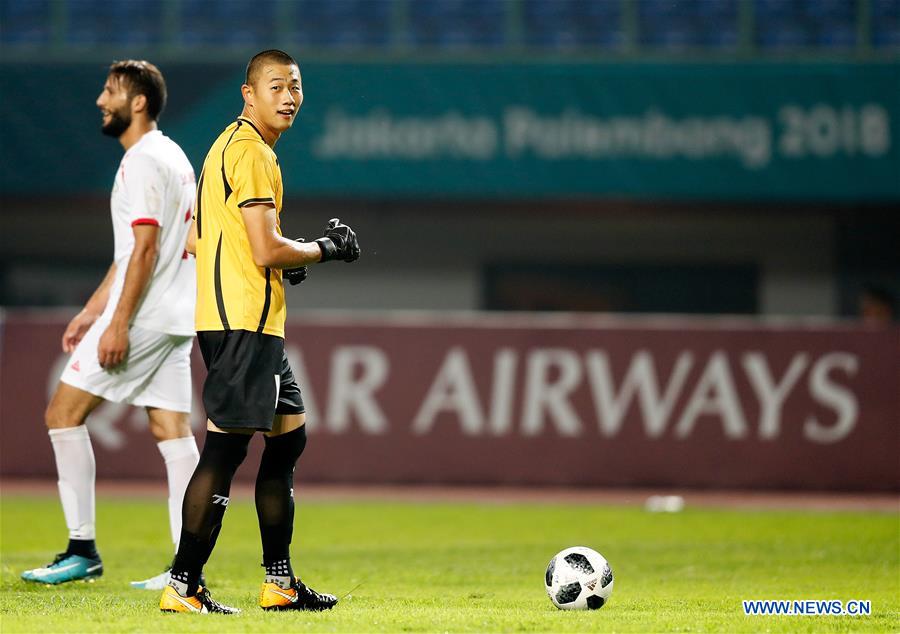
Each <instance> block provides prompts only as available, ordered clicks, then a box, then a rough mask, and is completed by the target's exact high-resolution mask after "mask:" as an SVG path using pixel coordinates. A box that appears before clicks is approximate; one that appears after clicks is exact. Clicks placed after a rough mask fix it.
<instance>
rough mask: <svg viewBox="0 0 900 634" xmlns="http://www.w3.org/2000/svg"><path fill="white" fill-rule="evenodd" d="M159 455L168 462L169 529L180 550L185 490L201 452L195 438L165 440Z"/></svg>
mask: <svg viewBox="0 0 900 634" xmlns="http://www.w3.org/2000/svg"><path fill="white" fill-rule="evenodd" d="M156 446H157V447H159V453H161V454H162V457H163V460H165V461H166V475H167V476H168V478H169V529H170V530H171V531H172V543H174V544H175V550H176V551H177V550H178V540H179V539H180V538H181V504H182V502H183V501H184V490H185V489H187V485H188V482H190V480H191V476H192V475H194V469H196V468H197V463H198V462H199V461H200V452H199V451H198V450H197V442H196V441H195V440H194V437H193V436H185V437H184V438H174V439H172V440H163V441H162V442H160V443H157V445H156Z"/></svg>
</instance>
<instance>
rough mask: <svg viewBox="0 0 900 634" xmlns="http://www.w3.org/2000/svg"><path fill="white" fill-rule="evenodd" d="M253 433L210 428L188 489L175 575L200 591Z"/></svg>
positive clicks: (189, 589)
mask: <svg viewBox="0 0 900 634" xmlns="http://www.w3.org/2000/svg"><path fill="white" fill-rule="evenodd" d="M251 438H252V436H251V435H249V434H226V433H220V432H208V433H207V434H206V441H205V442H204V443H203V452H202V453H201V454H200V461H199V463H198V464H197V468H196V469H195V470H194V475H193V476H191V481H190V482H189V483H188V486H187V489H186V490H185V492H184V504H183V505H182V513H181V520H182V522H181V523H182V528H181V539H180V541H179V542H178V554H176V555H175V561H174V562H173V564H172V579H173V580H174V581H176V582H178V583H183V584H185V586H186V587H182V588H179V589H180V590H186V592H185V594H186V596H191V595H193V594H195V593H196V592H197V586H198V584H199V580H200V573H201V572H202V571H203V566H204V565H205V564H206V561H207V560H208V559H209V556H210V554H212V549H213V547H214V546H215V545H216V538H217V537H218V536H219V530H220V529H221V527H222V517H223V516H224V515H225V509H226V507H227V506H228V499H229V495H230V493H231V480H232V478H234V472H235V471H237V468H238V467H239V466H240V464H241V462H242V461H243V460H244V458H245V457H246V456H247V445H248V444H249V443H250V439H251Z"/></svg>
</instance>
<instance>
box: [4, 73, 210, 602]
mask: <svg viewBox="0 0 900 634" xmlns="http://www.w3.org/2000/svg"><path fill="white" fill-rule="evenodd" d="M165 103H166V86H165V81H164V80H163V77H162V74H161V73H160V72H159V70H158V69H157V68H156V67H155V66H154V65H153V64H150V63H148V62H144V61H134V60H128V61H122V62H116V63H114V64H113V65H112V66H111V67H110V70H109V75H108V76H107V79H106V83H105V85H104V86H103V92H102V93H101V94H100V96H99V97H98V98H97V107H98V108H100V111H101V113H102V116H103V127H102V130H103V133H104V134H106V135H108V136H112V137H115V138H117V139H118V140H119V142H120V143H121V144H122V147H124V148H125V156H124V157H123V158H122V162H121V164H120V165H119V170H118V172H117V173H116V178H115V184H114V185H113V190H112V199H111V208H112V209H111V210H112V223H113V233H114V236H115V256H114V261H113V264H112V266H111V267H110V268H109V272H108V273H107V274H106V277H105V278H104V280H103V282H101V284H100V286H99V287H98V288H97V290H96V291H95V292H94V294H93V295H92V296H91V298H90V300H88V302H87V304H86V305H85V307H84V309H83V310H82V311H81V312H80V313H79V314H78V315H77V316H76V317H75V318H74V319H72V321H71V322H70V323H69V325H68V327H67V328H66V331H65V333H64V334H63V337H62V348H63V350H64V351H65V352H68V353H71V355H72V356H71V358H70V359H69V361H68V363H67V364H66V369H65V371H64V372H63V375H62V377H61V379H60V383H59V385H58V386H57V388H56V392H55V393H54V395H53V397H52V399H51V400H50V404H49V406H48V407H47V411H46V414H45V422H46V424H47V427H48V429H49V434H50V441H51V443H52V445H53V452H54V454H55V458H56V469H57V473H58V475H59V495H60V499H61V501H62V507H63V514H64V515H65V519H66V526H67V527H68V529H69V545H68V547H67V548H66V551H65V552H63V553H61V554H59V555H58V556H57V557H56V560H55V561H54V562H53V563H51V564H48V565H46V566H45V567H43V568H36V569H33V570H27V571H25V572H24V573H23V574H22V578H23V579H25V580H26V581H35V582H40V583H47V584H59V583H65V582H68V581H76V580H89V579H93V578H95V577H99V576H100V575H102V574H103V564H102V562H101V560H100V555H99V554H98V552H97V548H96V544H95V536H96V535H95V513H94V506H95V504H94V480H95V463H94V452H93V449H92V447H91V440H90V437H89V436H88V433H87V429H86V427H85V425H84V423H85V420H86V419H87V417H88V415H89V414H90V413H91V411H93V410H94V408H96V407H97V406H98V405H99V404H100V403H102V402H103V401H105V400H106V401H114V402H117V403H130V404H132V405H136V406H140V407H144V408H145V409H146V411H147V415H148V417H149V421H150V430H151V432H152V433H153V435H154V437H155V438H156V440H157V442H158V447H159V451H160V453H161V454H162V457H163V460H164V461H165V464H166V472H167V476H168V483H169V524H170V530H171V534H172V540H173V542H175V546H176V548H177V546H178V544H177V542H178V539H179V537H180V535H181V504H182V499H183V497H184V490H185V488H186V487H187V484H188V481H189V480H190V477H191V475H192V473H193V471H194V467H196V465H197V460H198V457H199V452H198V451H197V444H196V442H195V441H194V437H193V435H192V433H191V428H190V421H189V416H190V409H191V374H190V353H191V347H192V345H193V335H194V302H195V296H196V269H195V265H194V259H193V257H191V256H189V255H188V254H187V252H186V251H185V250H184V247H185V241H186V239H187V235H188V231H189V229H190V221H191V215H192V212H193V206H194V200H195V196H196V186H195V183H194V172H193V169H192V168H191V164H190V162H189V161H188V159H187V157H186V156H185V154H184V152H183V151H182V150H181V148H180V147H179V146H178V145H177V144H176V143H175V142H174V141H172V140H171V139H169V138H168V137H166V136H164V135H163V133H162V132H160V131H159V130H158V129H157V120H158V119H159V115H160V113H161V112H162V110H163V108H164V107H165ZM168 580H169V579H168V572H167V571H166V572H164V573H162V574H160V575H157V576H156V577H151V578H150V579H148V580H146V581H142V582H133V583H132V585H133V586H135V587H142V588H146V589H161V588H163V587H164V586H165V584H166V583H168Z"/></svg>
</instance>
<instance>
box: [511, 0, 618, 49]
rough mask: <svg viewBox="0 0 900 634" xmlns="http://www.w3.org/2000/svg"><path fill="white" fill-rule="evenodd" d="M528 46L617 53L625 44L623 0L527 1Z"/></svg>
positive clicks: (525, 23)
mask: <svg viewBox="0 0 900 634" xmlns="http://www.w3.org/2000/svg"><path fill="white" fill-rule="evenodd" d="M522 8H523V11H522V18H523V29H524V39H525V44H526V46H528V47H533V48H541V49H558V50H566V49H577V48H601V49H617V48H620V47H621V46H622V45H623V44H624V41H625V37H624V32H623V30H622V3H621V1H620V0H556V1H553V0H524V2H523V5H522Z"/></svg>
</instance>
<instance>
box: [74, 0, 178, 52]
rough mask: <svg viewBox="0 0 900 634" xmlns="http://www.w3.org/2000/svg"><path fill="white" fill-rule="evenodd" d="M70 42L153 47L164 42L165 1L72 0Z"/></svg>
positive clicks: (78, 44)
mask: <svg viewBox="0 0 900 634" xmlns="http://www.w3.org/2000/svg"><path fill="white" fill-rule="evenodd" d="M67 8H68V16H67V18H68V22H67V29H66V42H67V43H68V44H71V45H75V46H96V45H98V44H115V45H122V46H137V47H140V46H150V45H154V44H159V43H160V42H161V41H162V26H161V25H162V9H163V8H162V0H128V1H127V2H109V1H108V0H68V3H67Z"/></svg>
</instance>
